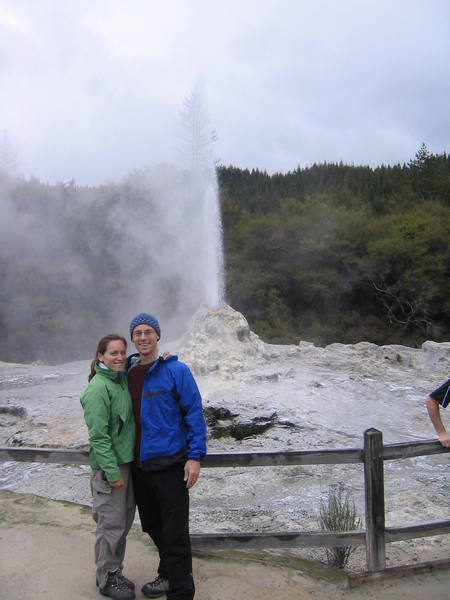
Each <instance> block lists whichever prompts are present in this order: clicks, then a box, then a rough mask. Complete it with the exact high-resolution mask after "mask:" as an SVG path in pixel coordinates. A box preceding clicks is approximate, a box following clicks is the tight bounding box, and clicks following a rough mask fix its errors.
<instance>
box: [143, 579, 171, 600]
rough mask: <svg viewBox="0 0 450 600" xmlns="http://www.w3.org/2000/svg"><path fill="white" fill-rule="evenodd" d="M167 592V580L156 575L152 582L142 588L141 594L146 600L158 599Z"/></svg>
mask: <svg viewBox="0 0 450 600" xmlns="http://www.w3.org/2000/svg"><path fill="white" fill-rule="evenodd" d="M168 591H169V580H168V579H165V578H164V577H161V576H160V575H158V577H157V578H156V579H155V580H154V581H149V582H148V583H146V584H145V585H143V586H142V590H141V592H142V593H143V594H144V596H147V598H159V597H160V596H165V595H166V594H167V592H168Z"/></svg>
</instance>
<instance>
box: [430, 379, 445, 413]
mask: <svg viewBox="0 0 450 600" xmlns="http://www.w3.org/2000/svg"><path fill="white" fill-rule="evenodd" d="M430 396H431V397H432V398H434V400H436V402H439V404H440V405H441V406H442V407H444V408H445V407H446V406H447V405H448V403H449V402H450V379H447V381H446V382H445V383H443V384H442V385H441V386H440V387H438V388H437V389H436V390H434V392H431V394H430Z"/></svg>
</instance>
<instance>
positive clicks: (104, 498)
mask: <svg viewBox="0 0 450 600" xmlns="http://www.w3.org/2000/svg"><path fill="white" fill-rule="evenodd" d="M120 472H121V475H122V479H123V481H124V483H125V487H124V488H113V487H111V485H110V484H109V483H108V481H105V479H104V478H103V475H104V474H103V471H102V470H100V469H96V470H93V471H92V474H91V491H92V516H93V517H94V521H95V522H96V523H97V529H96V532H95V548H94V556H95V564H96V565H97V572H96V575H97V582H98V584H99V586H100V587H104V585H105V583H106V579H107V577H108V573H109V572H114V571H117V569H122V568H123V560H124V557H125V546H126V538H127V534H128V532H129V530H130V527H131V525H132V524H133V520H134V513H135V510H136V504H135V501H134V493H133V485H132V480H131V472H130V465H129V464H126V465H120Z"/></svg>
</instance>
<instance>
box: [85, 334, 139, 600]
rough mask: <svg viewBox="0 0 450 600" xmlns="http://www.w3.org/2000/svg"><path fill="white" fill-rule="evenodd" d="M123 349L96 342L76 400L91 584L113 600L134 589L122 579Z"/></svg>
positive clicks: (127, 447) (126, 525)
mask: <svg viewBox="0 0 450 600" xmlns="http://www.w3.org/2000/svg"><path fill="white" fill-rule="evenodd" d="M126 353H127V343H126V341H125V339H124V338H123V337H122V336H120V335H117V334H110V335H106V336H104V337H102V339H101V340H100V341H99V343H98V346H97V352H96V355H95V358H94V360H93V361H92V364H91V373H90V375H89V377H88V381H89V385H88V386H87V388H86V390H85V391H84V393H83V395H82V397H81V405H82V407H83V410H84V418H85V421H86V425H87V427H88V432H89V443H90V453H89V458H90V464H91V468H92V474H91V491H92V514H93V517H94V520H95V522H96V523H97V529H96V538H95V552H94V554H95V563H96V566H97V571H96V582H97V585H98V586H99V590H100V593H101V594H103V595H104V596H109V597H110V598H113V599H114V600H133V599H134V598H135V593H134V587H135V586H134V583H133V582H132V581H130V580H129V579H127V578H126V577H124V576H123V574H122V569H123V560H124V556H125V545H126V536H127V533H128V531H129V530H130V527H131V525H132V523H133V520H134V513H135V501H134V494H133V485H132V480H131V474H130V463H131V462H132V460H133V452H134V439H135V425H134V417H133V409H132V404H131V398H130V394H129V392H128V385H127V379H126V377H125V375H124V372H123V371H124V367H125V361H126V358H127V356H126Z"/></svg>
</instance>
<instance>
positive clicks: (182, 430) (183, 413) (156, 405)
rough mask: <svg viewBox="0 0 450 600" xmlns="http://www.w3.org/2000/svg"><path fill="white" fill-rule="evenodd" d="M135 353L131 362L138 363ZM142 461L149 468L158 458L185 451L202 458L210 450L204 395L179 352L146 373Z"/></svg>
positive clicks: (155, 363) (156, 363)
mask: <svg viewBox="0 0 450 600" xmlns="http://www.w3.org/2000/svg"><path fill="white" fill-rule="evenodd" d="M135 356H136V355H134V356H131V357H129V359H128V365H131V367H130V368H131V369H132V368H133V366H132V365H133V364H135V362H136V360H133V359H135ZM141 428H142V437H141V450H140V463H141V465H142V468H143V469H144V470H145V468H146V466H149V467H150V468H151V463H152V462H158V458H163V457H174V456H175V455H179V454H183V451H185V456H186V458H188V459H193V460H201V459H202V457H203V456H205V454H206V424H205V420H204V418H203V412H202V399H201V396H200V392H199V389H198V387H197V384H196V383H195V380H194V377H193V376H192V373H191V371H190V370H189V367H188V366H187V365H185V364H184V363H182V362H179V361H178V357H177V356H175V355H173V356H172V355H171V356H168V357H167V358H166V360H163V359H162V357H158V359H157V360H156V361H155V362H154V363H153V365H152V366H151V367H150V369H149V371H148V373H147V374H146V375H145V380H144V387H143V389H142V398H141Z"/></svg>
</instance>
